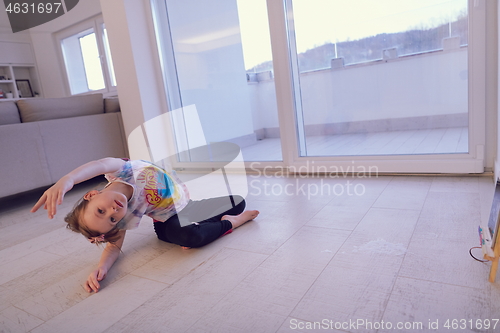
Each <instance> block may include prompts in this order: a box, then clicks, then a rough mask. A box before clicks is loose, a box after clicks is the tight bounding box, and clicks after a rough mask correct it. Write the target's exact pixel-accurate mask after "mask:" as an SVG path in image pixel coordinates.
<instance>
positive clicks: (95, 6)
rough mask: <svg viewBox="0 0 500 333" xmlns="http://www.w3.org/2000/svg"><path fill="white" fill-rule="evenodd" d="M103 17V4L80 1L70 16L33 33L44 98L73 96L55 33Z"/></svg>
mask: <svg viewBox="0 0 500 333" xmlns="http://www.w3.org/2000/svg"><path fill="white" fill-rule="evenodd" d="M100 13H101V6H100V1H99V0H84V1H79V2H78V4H77V5H76V7H75V8H73V9H72V10H70V11H69V12H67V13H66V14H64V15H62V16H60V17H58V18H56V19H55V20H52V21H50V22H47V23H44V24H42V25H39V26H37V27H34V28H31V29H30V30H29V34H30V36H31V40H32V41H33V49H34V51H35V57H36V62H37V66H38V73H39V75H40V82H41V85H42V88H43V93H44V97H46V98H47V97H66V96H70V91H69V89H68V88H67V87H66V84H65V77H64V75H65V74H64V68H63V62H62V59H61V55H60V53H59V47H58V45H57V43H56V40H55V38H54V33H55V32H58V31H60V30H63V29H65V28H68V27H70V26H72V25H74V24H76V23H78V22H81V21H84V20H86V19H89V18H91V17H93V16H95V15H98V14H100Z"/></svg>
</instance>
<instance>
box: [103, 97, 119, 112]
mask: <svg viewBox="0 0 500 333" xmlns="http://www.w3.org/2000/svg"><path fill="white" fill-rule="evenodd" d="M104 112H105V113H113V112H120V102H119V101H118V98H117V97H108V98H105V99H104Z"/></svg>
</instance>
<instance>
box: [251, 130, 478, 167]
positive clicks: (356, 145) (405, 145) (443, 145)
mask: <svg viewBox="0 0 500 333" xmlns="http://www.w3.org/2000/svg"><path fill="white" fill-rule="evenodd" d="M306 144H307V154H306V155H307V156H362V155H413V154H415V155H416V154H446V153H448V154H449V153H452V154H455V153H467V152H468V128H467V127H452V128H438V129H426V130H408V131H391V132H374V133H355V134H338V135H325V136H309V137H307V138H306ZM242 151H243V158H244V159H245V161H280V160H281V159H282V158H281V156H282V155H281V146H280V139H279V138H266V139H263V140H259V141H257V143H256V144H255V145H252V146H248V147H244V148H243V149H242Z"/></svg>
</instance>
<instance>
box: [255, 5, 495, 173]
mask: <svg viewBox="0 0 500 333" xmlns="http://www.w3.org/2000/svg"><path fill="white" fill-rule="evenodd" d="M285 1H290V0H267V4H268V13H269V26H270V33H271V44H272V51H273V59H282V60H283V61H274V72H275V84H276V98H277V104H278V116H279V125H280V136H281V145H282V152H283V162H282V163H280V162H276V163H273V164H274V166H277V167H288V168H292V169H293V170H301V168H304V167H306V168H307V167H308V166H309V165H310V163H311V161H314V163H315V166H316V167H323V166H324V167H326V168H332V167H336V168H342V170H352V171H354V172H356V170H370V169H371V170H373V169H375V168H376V170H377V171H378V172H379V173H420V174H424V173H456V174H461V173H484V167H485V144H486V136H485V131H486V120H485V119H486V118H485V117H486V86H485V83H486V66H485V63H486V39H485V36H486V3H485V0H469V43H468V50H469V53H468V66H469V67H468V72H469V75H468V77H469V81H468V84H469V98H468V101H469V152H468V153H464V154H428V155H383V156H326V157H301V156H299V147H298V140H297V134H296V121H297V119H296V115H295V108H296V106H295V98H294V94H296V93H297V92H296V91H295V90H296V89H295V88H296V86H295V85H294V80H293V77H294V75H293V72H292V70H293V69H292V66H290V64H291V62H290V58H291V55H290V53H289V50H288V37H287V31H286V28H285V27H286V25H287V22H286V17H285ZM265 164H269V163H260V165H261V166H264V165H265Z"/></svg>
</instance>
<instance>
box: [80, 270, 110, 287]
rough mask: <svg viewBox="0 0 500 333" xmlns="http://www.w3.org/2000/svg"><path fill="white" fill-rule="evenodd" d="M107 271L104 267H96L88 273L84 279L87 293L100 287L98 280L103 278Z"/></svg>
mask: <svg viewBox="0 0 500 333" xmlns="http://www.w3.org/2000/svg"><path fill="white" fill-rule="evenodd" d="M107 273H108V271H107V269H105V268H98V269H96V270H95V271H93V272H92V273H90V275H89V277H88V278H87V281H85V285H84V287H85V290H87V291H88V292H89V293H91V292H98V291H99V288H100V285H99V281H102V280H104V278H105V277H106V274H107Z"/></svg>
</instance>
